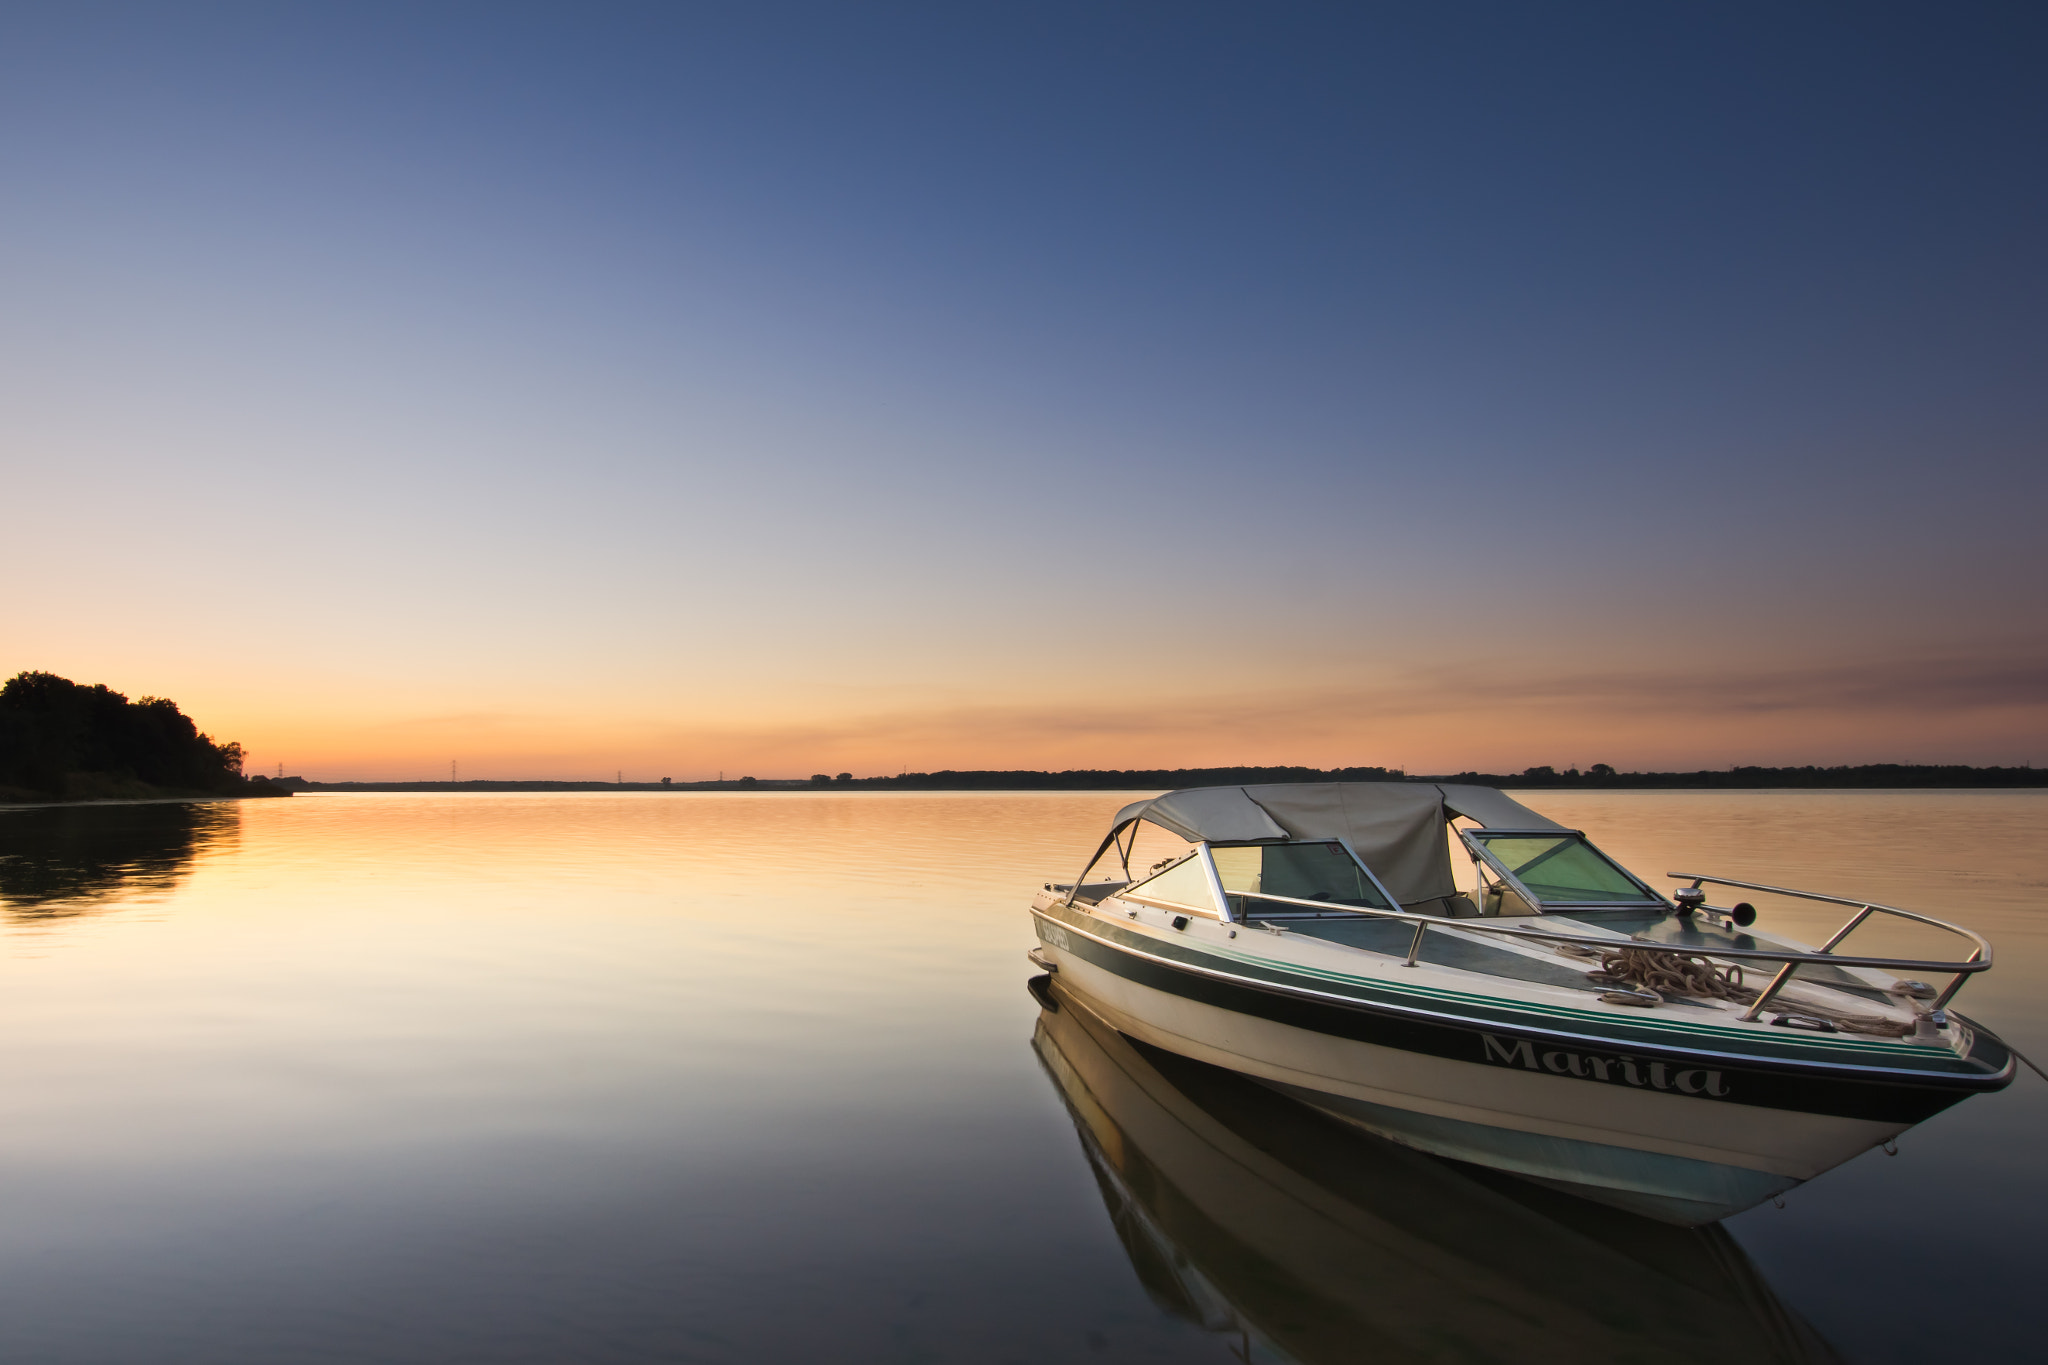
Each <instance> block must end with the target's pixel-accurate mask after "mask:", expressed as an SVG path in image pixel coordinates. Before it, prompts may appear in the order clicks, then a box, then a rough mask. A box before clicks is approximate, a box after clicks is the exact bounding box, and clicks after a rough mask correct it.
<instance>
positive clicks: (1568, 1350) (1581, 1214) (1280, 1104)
mask: <svg viewBox="0 0 2048 1365" xmlns="http://www.w3.org/2000/svg"><path fill="white" fill-rule="evenodd" d="M1031 987H1032V994H1033V995H1034V996H1036V997H1037V998H1038V1001H1039V1003H1040V1005H1041V1006H1042V1007H1044V1009H1043V1012H1042V1013H1041V1014H1040V1016H1039V1020H1038V1027H1037V1030H1036V1033H1035V1035H1034V1037H1033V1039H1032V1043H1033V1046H1034V1047H1035V1048H1036V1049H1037V1052H1038V1055H1039V1057H1040V1059H1041V1060H1042V1061H1043V1062H1044V1064H1045V1068H1046V1070H1047V1072H1048V1073H1050V1075H1051V1076H1052V1078H1053V1080H1054V1082H1055V1083H1056V1084H1057V1085H1058V1087H1059V1089H1060V1092H1061V1094H1062V1096H1063V1097H1064V1098H1065V1100H1066V1102H1067V1107H1068V1109H1069V1111H1070V1112H1071V1113H1072V1115H1073V1118H1074V1126H1075V1128H1076V1130H1078V1132H1079V1133H1080V1137H1081V1146H1082V1148H1083V1150H1084V1151H1085V1152H1086V1154H1087V1157H1088V1161H1089V1163H1090V1165H1091V1166H1092V1167H1093V1168H1094V1171H1095V1175H1096V1179H1097V1181H1098V1182H1099V1184H1100V1185H1101V1188H1102V1197H1103V1201H1104V1203H1106V1204H1107V1205H1108V1207H1109V1214H1110V1218H1111V1221H1112V1222H1113V1223H1114V1224H1115V1226H1116V1230H1117V1235H1118V1237H1119V1238H1120V1239H1121V1240H1122V1241H1123V1244H1124V1248H1125V1250H1126V1251H1127V1252H1128V1253H1129V1255H1130V1258H1131V1263H1132V1265H1133V1267H1134V1268H1135V1269H1136V1270H1137V1272H1138V1276H1139V1278H1140V1280H1142V1281H1143V1283H1144V1285H1145V1287H1146V1289H1147V1291H1148V1292H1150V1293H1151V1295H1152V1296H1153V1297H1154V1298H1155V1299H1156V1300H1158V1301H1159V1302H1160V1304H1161V1305H1162V1306H1163V1307H1165V1308H1167V1309H1168V1310H1170V1311H1172V1312H1175V1313H1178V1314H1180V1315H1182V1316H1184V1317H1187V1318H1189V1319H1192V1320H1194V1321H1196V1322H1198V1323H1200V1324H1201V1325H1202V1326H1203V1327H1206V1328H1208V1329H1210V1330H1212V1331H1215V1332H1218V1333H1222V1334H1226V1335H1227V1336H1229V1337H1232V1338H1235V1340H1234V1341H1233V1342H1232V1343H1231V1345H1232V1350H1233V1353H1234V1354H1237V1355H1239V1357H1240V1358H1242V1359H1245V1360H1247V1361H1253V1360H1260V1361H1265V1360H1271V1361H1286V1360H1293V1361H1299V1362H1303V1365H1322V1363H1323V1362H1336V1361H1354V1360H1368V1359H1369V1360H1373V1361H1385V1360H1460V1361H1465V1360H1510V1359H1512V1360H1516V1361H1551V1360H1556V1361H1572V1362H1575V1365H1584V1362H1587V1361H1596V1360H1597V1361H1621V1360H1643V1361H1652V1360H1656V1361H1666V1360H1709V1359H1712V1360H1716V1361H1720V1362H1726V1361H1729V1360H1741V1361H1744V1362H1745V1363H1746V1365H1755V1363H1756V1362H1782V1361H1837V1360H1838V1359H1839V1358H1838V1357H1837V1356H1836V1355H1835V1353H1834V1352H1833V1351H1832V1350H1831V1349H1830V1348H1829V1347H1828V1346H1827V1344H1826V1343H1825V1342H1824V1341H1823V1340H1822V1339H1821V1338H1820V1336H1819V1335H1818V1334H1817V1333H1816V1332H1815V1331H1814V1330H1813V1329H1812V1328H1811V1327H1810V1326H1808V1325H1807V1324H1806V1323H1805V1322H1803V1321H1802V1320H1801V1319H1800V1318H1799V1317H1797V1316H1796V1315H1795V1314H1794V1313H1793V1312H1792V1311H1791V1310H1790V1309H1788V1308H1787V1307H1786V1306H1785V1305H1784V1304H1782V1303H1780V1302H1779V1301H1778V1299H1777V1298H1776V1296H1774V1295H1773V1294H1772V1293H1771V1290H1770V1287H1769V1286H1768V1285H1767V1284H1766V1283H1765V1282H1764V1279H1763V1277H1762V1275H1761V1274H1760V1273H1759V1272H1758V1270H1757V1268H1756V1266H1755V1265H1754V1264H1753V1263H1752V1262H1751V1261H1750V1259H1749V1258H1748V1256H1746V1255H1745V1254H1744V1253H1743V1251H1742V1249H1741V1248H1740V1247H1739V1246H1738V1245H1737V1244H1736V1242H1735V1240H1734V1239H1733V1238H1732V1237H1731V1236H1729V1234H1728V1233H1727V1232H1726V1231H1725V1230H1723V1229H1722V1228H1721V1227H1720V1226H1718V1225H1714V1226H1708V1227H1700V1228H1680V1227H1673V1226H1671V1225H1669V1224H1665V1223H1658V1222H1652V1221H1650V1220H1648V1219H1644V1218H1640V1217H1637V1216H1635V1215H1633V1214H1629V1213H1625V1212H1622V1211H1621V1210H1618V1209H1613V1208H1608V1207H1605V1206H1603V1205H1599V1204H1595V1203H1591V1202H1589V1201H1586V1200H1582V1199H1575V1198H1573V1197H1571V1196H1569V1195H1566V1194H1562V1193H1558V1192H1555V1191H1552V1190H1548V1189H1544V1188H1542V1187H1540V1186H1537V1185H1534V1184H1530V1183H1528V1182H1525V1181H1521V1180H1518V1179H1516V1178H1515V1177H1513V1176H1510V1175H1505V1174H1501V1173H1499V1172H1494V1171H1490V1170H1486V1169H1484V1168H1482V1167H1477V1166H1468V1165H1463V1164H1461V1163H1456V1162H1450V1161H1445V1160H1442V1159H1440V1158H1437V1157H1433V1156H1428V1155H1425V1154H1423V1153H1421V1152H1416V1151H1412V1150H1409V1149H1407V1148H1404V1147H1400V1146H1396V1145H1394V1144H1393V1143H1390V1142H1386V1141H1384V1140H1382V1139H1379V1138H1376V1137H1373V1136H1371V1135H1370V1134H1367V1133H1363V1132H1360V1131H1357V1130H1355V1129H1352V1128H1350V1127H1349V1126H1347V1125H1342V1124H1339V1123H1337V1122H1336V1121H1335V1120H1332V1119H1329V1118H1327V1117H1325V1116H1323V1115H1321V1114H1318V1113H1316V1112H1315V1111H1314V1110H1312V1109H1309V1108H1307V1107H1306V1106H1303V1105H1300V1104H1297V1103H1296V1102H1294V1101H1292V1100H1289V1099H1287V1098H1285V1097H1283V1096H1281V1095H1277V1094H1275V1093H1274V1092H1272V1091H1270V1090H1268V1089H1266V1088H1264V1087H1263V1086H1260V1085H1259V1084H1257V1083H1256V1082H1254V1081H1250V1080H1247V1079H1246V1078H1244V1077H1243V1076H1240V1075H1237V1074H1235V1073H1233V1072H1229V1071H1225V1070H1221V1069H1219V1068H1216V1067H1212V1066H1208V1065H1205V1064H1204V1063H1201V1062H1196V1061H1192V1060H1190V1059H1188V1058H1185V1057H1180V1056H1177V1055H1175V1054H1172V1053H1168V1052H1162V1051H1160V1050H1158V1049H1156V1048H1152V1047H1149V1046H1146V1045H1145V1044H1142V1043H1137V1042H1134V1041H1133V1040H1132V1039H1129V1038H1127V1037H1125V1036H1124V1035H1122V1034H1120V1033H1118V1032H1116V1031H1115V1030H1114V1029H1112V1028H1110V1027H1109V1026H1108V1025H1107V1024H1106V1023H1104V1022H1102V1020H1101V1019H1100V1018H1099V1017H1098V1016H1097V1015H1096V1014H1094V1013H1093V1012H1092V1011H1091V1010H1090V1008H1089V1003H1090V1002H1089V1001H1088V999H1087V998H1086V997H1085V996H1082V995H1080V994H1079V993H1078V992H1076V991H1074V990H1072V989H1071V988H1069V987H1068V986H1066V985H1065V984H1064V983H1062V982H1059V981H1058V980H1057V979H1056V978H1049V977H1039V978H1036V979H1034V980H1033V981H1032V983H1031Z"/></svg>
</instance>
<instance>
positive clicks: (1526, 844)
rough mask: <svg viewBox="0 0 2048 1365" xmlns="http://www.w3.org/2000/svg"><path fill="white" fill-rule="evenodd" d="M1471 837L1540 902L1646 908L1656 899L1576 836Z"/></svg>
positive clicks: (1484, 834) (1481, 833) (1475, 832)
mask: <svg viewBox="0 0 2048 1365" xmlns="http://www.w3.org/2000/svg"><path fill="white" fill-rule="evenodd" d="M1468 833H1469V834H1470V836H1471V837H1472V838H1474V839H1476V840H1478V841H1479V842H1480V843H1482V844H1484V845H1485V846H1486V850H1487V852H1489V853H1491V854H1493V856H1494V857H1496V858H1498V859H1500V861H1501V865H1502V866H1504V867H1506V868H1507V870H1508V871H1509V872H1512V873H1513V874H1514V875H1515V877H1516V879H1517V880H1519V881H1520V882H1521V883H1522V885H1524V886H1526V887H1528V888H1529V891H1530V894H1532V895H1534V896H1535V897H1536V899H1538V900H1540V901H1546V902H1551V903H1556V904H1583V903H1586V902H1589V901H1591V902H1603V901H1616V902H1619V901H1632V902H1636V903H1641V902H1643V901H1646V900H1649V899H1651V897H1650V896H1649V894H1648V893H1647V892H1645V891H1644V890H1643V888H1642V887H1640V886H1638V885H1636V883H1635V879H1634V878H1632V877H1630V876H1629V875H1628V874H1627V873H1626V872H1623V871H1622V870H1621V869H1620V868H1619V867H1617V866H1616V865H1615V864H1614V863H1612V862H1610V861H1608V859H1607V857H1606V855H1605V854H1602V853H1600V852H1599V851H1598V850H1596V849H1594V848H1593V847H1591V846H1590V845H1588V844H1587V843H1586V841H1585V840H1584V839H1582V838H1580V837H1579V836H1578V835H1577V834H1494V833H1491V832H1489V831H1487V830H1483V829H1475V830H1470V831H1468Z"/></svg>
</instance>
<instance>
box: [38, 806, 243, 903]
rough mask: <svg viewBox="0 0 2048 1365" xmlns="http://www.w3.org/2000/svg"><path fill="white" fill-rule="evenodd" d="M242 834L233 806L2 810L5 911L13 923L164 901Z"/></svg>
mask: <svg viewBox="0 0 2048 1365" xmlns="http://www.w3.org/2000/svg"><path fill="white" fill-rule="evenodd" d="M241 828H242V817H241V811H240V809H239V808H238V807H237V806H236V804H235V803H234V802H232V801H153V802H124V803H119V804H108V805H103V806H101V805H82V806H26V807H21V808H19V809H15V810H0V906H5V907H6V909H7V913H8V917H9V918H11V919H14V920H16V921H22V920H50V919H65V918H69V917H72V916H76V915H87V914H93V913H95V912H98V911H101V910H109V909H118V908H121V906H120V905H119V904H110V902H121V903H126V902H127V901H129V900H131V899H132V898H135V897H138V896H150V895H162V894H164V893H166V892H168V891H170V890H171V889H172V888H173V887H175V886H176V885H177V884H178V882H179V881H180V880H182V879H183V878H184V877H185V875H186V874H187V873H189V872H190V871H191V870H192V865H193V863H194V861H195V860H196V859H197V858H198V856H199V855H200V854H201V853H204V852H210V851H213V850H215V849H218V848H222V847H226V846H231V845H232V844H233V843H234V842H235V841H236V840H237V839H238V838H239V837H240V835H241Z"/></svg>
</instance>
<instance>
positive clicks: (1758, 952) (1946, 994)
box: [1177, 872, 1991, 1020]
mask: <svg viewBox="0 0 2048 1365" xmlns="http://www.w3.org/2000/svg"><path fill="white" fill-rule="evenodd" d="M1666 875H1667V876H1671V877H1677V878H1681V879H1686V880H1690V881H1691V882H1692V884H1693V885H1694V886H1699V885H1700V884H1701V883H1703V882H1711V883H1713V884H1714V885H1715V886H1733V887H1740V888H1742V889H1743V890H1745V891H1763V892H1768V893H1770V894H1772V895H1778V896H1795V897H1798V898H1799V899H1801V900H1810V901H1823V902H1826V903H1828V904H1831V905H1852V906H1855V907H1856V913H1855V914H1854V915H1852V916H1850V918H1849V921H1848V923H1846V924H1844V925H1843V926H1842V927H1841V928H1840V929H1837V930H1836V931H1835V933H1834V936H1833V937H1832V938H1830V939H1829V940H1828V941H1827V942H1826V943H1824V944H1822V945H1821V947H1820V948H1818V949H1817V950H1815V951H1813V952H1801V951H1798V950H1796V949H1789V948H1718V947H1707V946H1705V945H1702V944H1697V943H1648V942H1645V941H1643V940H1641V939H1635V938H1594V937H1592V936H1590V935H1587V934H1561V933H1556V932H1553V931H1551V930H1547V929H1529V928H1523V927H1520V926H1516V925H1504V924H1501V923H1499V922H1498V921H1493V922H1489V921H1487V920H1484V919H1446V918H1445V917H1444V916H1442V915H1418V914H1415V913H1413V912H1411V911H1407V910H1379V909H1375V908H1373V907H1371V906H1363V905H1346V906H1341V907H1339V906H1335V905H1333V904H1332V903H1331V902H1329V901H1312V900H1302V899H1299V898H1298V897H1294V896H1277V895H1271V894H1268V893H1266V892H1262V891H1255V892H1245V893H1237V896H1238V899H1240V900H1242V901H1272V902H1274V903H1277V904H1281V905H1295V906H1301V907H1303V908H1305V909H1309V910H1316V911H1320V912H1322V913H1325V914H1327V913H1329V912H1330V911H1332V910H1338V909H1341V910H1342V911H1344V912H1345V913H1347V914H1354V915H1366V916H1370V917H1372V918H1374V919H1388V920H1398V921H1400V922H1402V923H1404V924H1413V925H1414V926H1415V937H1414V938H1413V939H1411V940H1409V943H1408V960H1407V964H1406V965H1408V966H1410V967H1413V966H1414V965H1415V961H1416V958H1417V957H1419V956H1420V955H1421V953H1422V937H1423V935H1424V934H1427V933H1428V932H1429V931H1430V930H1431V929H1432V928H1435V929H1448V928H1455V929H1458V930H1460V931H1461V932H1464V933H1481V934H1495V935H1498V936H1500V937H1501V938H1518V939H1528V940H1532V941H1538V942H1543V943H1576V944H1579V945H1581V946H1583V947H1587V948H1595V949H1599V950H1601V951H1604V952H1615V951H1618V950H1620V949H1622V948H1629V949H1635V950H1639V951H1642V952H1651V953H1669V954H1671V955H1673V956H1684V957H1707V958H1720V959H1729V958H1734V959H1741V960H1750V961H1762V962H1776V963H1780V964H1782V965H1781V966H1780V967H1779V968H1778V973H1777V975H1776V976H1774V977H1772V978H1771V984H1770V985H1768V986H1766V987H1765V988H1764V989H1763V990H1762V992H1760V993H1759V994H1758V995H1757V998H1756V1000H1755V1001H1754V1002H1753V1003H1752V1004H1751V1005H1750V1007H1749V1009H1748V1010H1747V1011H1746V1012H1745V1013H1744V1014H1743V1016H1742V1017H1743V1019H1745V1020H1752V1019H1755V1018H1757V1017H1758V1016H1759V1015H1760V1014H1762V1013H1763V1010H1764V1006H1765V1005H1767V1004H1769V1003H1770V1001H1771V998H1772V997H1773V996H1775V995H1776V994H1777V993H1778V992H1779V991H1780V990H1782V989H1783V988H1784V985H1785V983H1786V982H1787V981H1790V980H1791V979H1792V974H1793V973H1794V972H1795V971H1797V970H1798V969H1799V968H1800V967H1802V966H1805V965H1808V964H1822V965H1827V966H1834V967H1874V968H1876V969H1878V970H1879V971H1885V972H1891V973H1894V974H1896V973H1898V972H1932V973H1945V972H1953V973H1955V980H1953V981H1951V982H1950V983H1949V984H1948V989H1946V990H1944V991H1943V992H1942V993H1941V995H1940V996H1939V998H1937V999H1936V1000H1935V1001H1934V1003H1933V1004H1932V1005H1931V1006H1930V1007H1929V1013H1930V1014H1934V1013H1935V1012H1937V1011H1939V1010H1941V1009H1942V1008H1944V1007H1945V1006H1946V1005H1947V1004H1948V1002H1949V1001H1950V1000H1951V999H1953V998H1954V997H1955V993H1956V992H1957V991H1959V990H1961V989H1962V987H1963V983H1964V982H1965V981H1967V980H1969V978H1970V977H1971V976H1972V975H1974V974H1975V973H1977V972H1986V971H1990V970H1991V945H1990V944H1989V943H1987V942H1986V941H1985V940H1984V938H1983V937H1982V936H1981V935H1979V934H1976V933H1973V932H1971V931H1970V930H1968V929H1965V928H1963V927H1962V926H1961V925H1959V924H1950V923H1948V922H1947V921H1946V920H1938V919H1935V918H1933V917H1932V916H1929V915H1921V914H1915V913H1914V912H1913V911H1911V910H1901V909H1899V908H1898V907H1897V906H1892V905H1879V904H1877V903H1875V902H1873V901H1859V900H1846V899H1844V898H1843V897H1841V896H1823V895H1820V894H1818V893H1817V892H1812V891H1793V890H1789V889H1787V888H1785V887H1781V886H1764V885H1762V884H1761V883H1759V882H1738V881H1731V880H1729V879H1728V878H1726V877H1708V876H1704V875H1700V874H1696V873H1692V872H1672V873H1667V874H1666ZM1177 908H1179V907H1177ZM1186 908H1190V909H1193V908H1194V907H1186ZM1699 909H1700V910H1702V911H1706V912H1708V913H1710V914H1723V915H1725V914H1729V913H1730V911H1728V910H1726V909H1723V908H1721V907H1719V906H1712V905H1704V904H1702V905H1701V906H1700V907H1699ZM1196 913H1198V914H1200V913H1207V914H1211V915H1213V913H1214V912H1213V911H1211V912H1204V911H1200V910H1197V911H1196ZM1872 915H1896V916H1898V917H1899V918H1901V919H1909V920H1913V921H1915V922H1916V923H1920V924H1930V925H1933V926H1934V927H1935V928H1937V929H1945V930H1947V931H1948V932H1950V933H1952V934H1957V935H1960V936H1961V937H1963V938H1966V939H1968V940H1970V942H1971V943H1973V944H1975V945H1976V949H1975V951H1974V952H1972V953H1971V954H1970V956H1969V958H1968V959H1966V960H1965V961H1962V962H1938V961H1929V960H1925V959H1920V958H1897V957H1849V956H1846V955H1844V954H1840V953H1837V952H1835V949H1836V947H1838V946H1839V945H1840V944H1841V942H1842V940H1843V939H1846V938H1847V937H1849V935H1850V934H1852V933H1854V932H1855V930H1856V928H1857V926H1859V925H1861V924H1862V923H1863V922H1864V921H1865V920H1867V919H1869V918H1870V917H1871V916H1872ZM1518 918H1519V917H1518Z"/></svg>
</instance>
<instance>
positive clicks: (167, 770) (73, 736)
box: [0, 673, 290, 801]
mask: <svg viewBox="0 0 2048 1365" xmlns="http://www.w3.org/2000/svg"><path fill="white" fill-rule="evenodd" d="M214 795H238V796H252V795H269V796H288V795H290V793H289V792H286V791H284V790H283V789H281V788H277V787H273V786H271V785H270V784H268V783H264V782H250V781H246V780H244V778H243V777H242V746H241V745H239V744H219V743H216V742H215V741H214V740H213V739H211V738H210V737H208V736H206V735H202V734H200V733H199V727H198V726H196V725H194V724H193V723H192V721H191V718H190V717H188V716H187V715H186V714H185V713H184V712H183V711H180V710H179V709H178V704H177V703H176V702H173V701H169V700H166V699H165V698H163V697H144V698H143V699H142V700H140V701H129V700H128V698H127V697H125V696H123V695H122V694H121V693H119V692H116V691H114V690H112V689H111V688H109V687H107V686H106V685H105V684H99V685H96V686H93V687H87V686H85V685H83V684H81V683H75V682H72V681H71V680H70V679H68V678H60V677H58V676H57V675H56V674H54V673H17V674H16V675H15V676H14V677H12V678H10V679H8V680H7V683H6V685H5V686H0V799H6V800H31V801H33V800H50V799H58V800H83V799H89V798H94V797H152V796H214Z"/></svg>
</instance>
